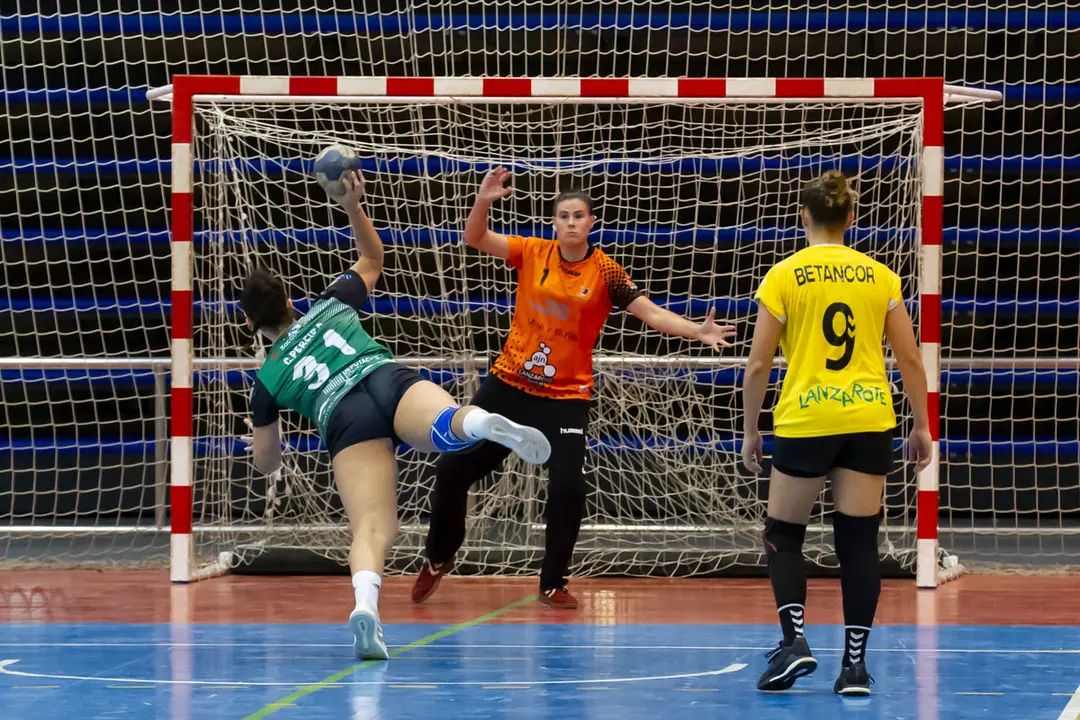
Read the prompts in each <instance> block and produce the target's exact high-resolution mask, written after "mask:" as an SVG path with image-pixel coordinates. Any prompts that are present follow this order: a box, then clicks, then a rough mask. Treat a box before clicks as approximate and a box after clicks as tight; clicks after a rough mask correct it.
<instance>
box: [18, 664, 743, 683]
mask: <svg viewBox="0 0 1080 720" xmlns="http://www.w3.org/2000/svg"><path fill="white" fill-rule="evenodd" d="M17 662H19V661H18V660H17V659H9V660H0V674H2V675H14V676H17V677H25V678H35V679H39V680H75V681H79V682H109V683H131V684H135V683H144V684H153V685H216V686H219V687H237V686H245V687H305V686H307V685H318V684H319V681H318V680H313V681H311V682H306V681H303V680H300V681H296V680H293V681H291V682H268V681H253V682H245V681H243V680H157V679H154V678H116V677H92V676H87V675H54V674H50V673H33V672H22V671H20V670H12V669H11V666H12V665H14V664H15V663H17ZM745 667H747V665H746V663H732V664H730V665H728V666H727V667H725V668H721V669H720V670H705V671H703V672H696V673H678V674H675V675H651V676H648V677H629V678H627V677H624V678H594V679H587V680H496V681H486V680H458V681H452V682H431V681H430V680H426V679H425V680H424V684H425V685H437V686H462V685H484V686H487V687H495V686H503V685H603V684H611V683H634V682H651V681H658V680H689V679H691V678H701V677H713V676H716V675H726V674H728V673H734V672H739V671H740V670H742V669H743V668H745ZM403 683H405V681H404V680H392V681H391V680H369V681H365V682H335V683H329V685H331V686H333V685H349V686H352V685H401V684H403Z"/></svg>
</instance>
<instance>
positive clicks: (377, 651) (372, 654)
mask: <svg viewBox="0 0 1080 720" xmlns="http://www.w3.org/2000/svg"><path fill="white" fill-rule="evenodd" d="M349 627H350V628H351V629H352V633H353V654H354V655H355V656H356V659H357V660H389V659H390V653H389V652H388V651H387V649H386V643H384V642H383V634H382V623H381V622H380V621H379V612H378V611H377V610H375V609H374V608H370V607H357V608H356V609H355V610H353V611H352V614H351V615H349Z"/></svg>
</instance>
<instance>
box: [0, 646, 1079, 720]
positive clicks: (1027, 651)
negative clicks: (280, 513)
mask: <svg viewBox="0 0 1080 720" xmlns="http://www.w3.org/2000/svg"><path fill="white" fill-rule="evenodd" d="M0 647H5V648H81V647H86V648H97V647H101V648H108V647H176V648H181V647H186V648H201V647H205V648H214V647H235V648H251V647H258V648H351V647H352V645H349V644H344V643H232V642H228V643H213V642H206V643H203V642H199V643H173V642H112V643H100V642H97V643H91V642H87V643H74V642H73V643H18V642H4V641H2V640H0ZM387 647H388V648H391V649H393V648H399V647H408V646H407V645H387ZM428 647H431V648H442V649H446V648H466V649H478V648H491V649H493V650H499V649H501V650H528V649H536V650H703V651H716V650H731V651H739V652H768V651H769V650H774V649H775V648H776V646H775V645H770V646H768V647H754V646H749V645H501V644H499V645H491V644H487V643H471V644H470V643H445V644H438V643H431V644H430V645H428ZM843 651H844V648H842V647H816V646H815V647H814V652H843ZM873 652H874V653H904V654H914V653H924V654H925V653H930V654H934V655H963V654H972V655H1080V649H1074V650H1060V649H1032V648H915V647H910V648H878V647H875V648H873ZM417 657H420V656H417ZM1078 690H1080V688H1078ZM1069 720H1076V718H1069Z"/></svg>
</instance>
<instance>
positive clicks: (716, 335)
mask: <svg viewBox="0 0 1080 720" xmlns="http://www.w3.org/2000/svg"><path fill="white" fill-rule="evenodd" d="M735 334H736V329H735V326H734V325H717V324H716V308H710V310H709V314H708V315H706V316H705V321H704V322H702V323H701V325H700V326H699V327H698V335H697V339H698V340H700V341H701V342H703V343H705V344H706V345H708V346H710V347H711V348H712V349H713V350H719V349H720V348H722V347H731V343H730V342H728V338H733V337H735Z"/></svg>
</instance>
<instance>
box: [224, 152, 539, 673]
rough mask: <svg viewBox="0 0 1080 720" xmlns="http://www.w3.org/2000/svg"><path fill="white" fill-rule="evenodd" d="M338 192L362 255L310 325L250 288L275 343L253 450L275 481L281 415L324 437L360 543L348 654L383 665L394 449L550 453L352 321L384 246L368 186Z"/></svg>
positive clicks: (263, 328)
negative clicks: (458, 397) (494, 447)
mask: <svg viewBox="0 0 1080 720" xmlns="http://www.w3.org/2000/svg"><path fill="white" fill-rule="evenodd" d="M342 182H343V185H344V187H345V193H344V194H343V195H341V196H338V197H335V199H336V200H337V201H338V202H340V203H341V206H342V207H343V208H344V209H345V212H346V213H348V216H349V220H350V223H351V225H352V229H353V232H354V233H355V235H356V247H357V250H359V252H360V259H359V260H358V261H357V262H356V263H355V264H354V265H353V266H352V267H351V268H349V270H348V272H346V273H345V274H343V275H341V276H340V277H338V278H337V279H336V280H335V281H334V282H332V283H331V284H330V286H329V287H327V288H326V290H324V291H323V293H322V294H321V295H320V296H319V298H318V299H317V300H316V301H315V303H314V304H313V305H312V307H311V310H310V311H309V312H308V313H307V314H306V315H304V316H303V317H297V314H296V312H295V311H294V310H293V306H292V302H291V301H290V300H289V299H288V298H287V297H286V295H285V284H284V283H283V282H282V281H281V279H280V278H278V277H275V276H274V275H272V274H271V273H270V272H268V271H267V270H265V269H257V270H255V271H254V272H252V273H251V275H250V276H248V278H247V280H246V282H245V284H244V289H243V294H242V298H241V305H242V306H243V310H244V316H245V318H246V320H247V325H248V327H250V328H251V329H252V330H253V331H258V332H259V333H261V334H262V335H263V336H265V337H266V338H267V339H268V340H270V341H271V342H273V345H272V346H271V347H270V349H269V350H268V351H267V355H266V362H265V363H263V366H262V367H261V368H260V369H259V371H258V374H257V375H256V379H255V384H254V387H253V388H252V392H251V419H250V420H247V423H248V426H249V427H250V428H251V430H252V432H251V435H250V436H248V438H247V440H248V441H249V442H250V443H251V450H252V453H253V456H254V463H255V468H256V469H257V470H259V471H261V472H265V473H270V472H274V471H275V470H277V469H278V467H280V465H281V439H280V430H279V426H278V416H279V413H280V411H281V409H282V408H288V409H291V410H294V411H296V412H298V413H299V414H301V415H303V416H304V417H306V418H308V419H309V420H312V421H313V422H314V423H315V424H316V426H317V427H318V430H319V435H320V436H321V437H322V440H323V443H324V444H325V445H326V447H327V449H328V450H329V451H330V457H331V459H332V464H333V470H334V481H335V484H336V485H337V489H338V492H339V493H340V495H341V501H342V504H343V505H344V506H345V512H346V514H347V516H348V519H349V528H350V530H351V531H352V536H353V540H352V545H351V547H350V550H349V569H350V571H351V573H352V584H353V588H354V592H355V596H356V607H355V609H354V610H353V612H352V614H351V615H350V616H349V625H350V627H351V629H352V632H353V637H354V641H353V650H354V652H355V654H356V657H357V658H359V659H364V660H385V659H386V658H387V657H388V655H387V650H386V645H385V643H384V642H383V638H382V626H381V623H380V621H379V612H378V601H379V587H380V584H381V576H382V571H383V563H384V562H385V558H386V553H387V551H389V549H390V545H391V543H392V541H393V539H394V536H395V535H396V534H397V527H398V526H397V491H396V484H397V477H398V469H397V461H396V459H395V454H394V449H395V447H396V446H397V445H398V444H400V443H401V442H402V441H404V442H406V443H408V444H409V445H410V446H412V447H413V448H415V449H417V450H419V451H420V452H452V451H456V450H462V449H464V448H466V447H469V446H471V445H473V444H475V443H477V442H480V441H481V440H490V441H492V442H496V443H499V444H500V445H503V446H505V447H507V448H510V449H511V450H512V451H514V452H515V453H516V454H517V455H518V456H520V457H521V458H522V459H523V460H525V461H526V462H531V463H537V464H540V463H544V462H546V461H547V459H548V456H549V455H550V453H551V446H550V444H549V443H548V440H547V439H546V438H545V437H544V434H543V433H541V432H540V431H539V430H536V429H535V428H531V427H526V426H523V425H518V424H517V423H514V422H511V421H510V420H507V419H506V418H504V417H502V416H501V415H496V414H494V413H488V412H486V411H485V410H482V409H480V408H478V407H475V406H471V405H470V406H467V407H460V406H458V405H457V404H456V403H455V402H454V399H453V398H452V397H451V396H450V395H449V394H448V393H447V392H446V391H445V390H443V389H442V388H441V387H439V386H438V385H436V384H434V383H432V382H429V381H427V380H424V379H423V378H422V377H420V375H419V374H417V373H416V372H415V371H413V370H411V369H409V368H407V367H404V366H402V365H399V364H398V363H396V362H394V359H393V357H392V356H391V354H390V352H389V350H387V349H386V348H385V347H383V346H382V345H380V344H379V343H378V342H376V341H375V340H374V339H372V337H371V336H370V335H368V334H367V332H365V330H364V328H363V327H362V326H361V324H360V318H359V316H358V314H357V312H358V311H359V310H360V309H361V308H362V307H363V304H364V301H365V300H366V299H367V296H368V293H370V292H371V289H372V288H373V287H374V286H375V281H376V280H378V278H379V274H380V273H381V272H382V267H383V247H382V242H381V241H380V240H379V236H378V234H377V233H376V231H375V227H374V225H372V223H371V220H370V218H368V216H367V214H366V213H365V212H364V210H363V208H362V207H361V205H360V200H361V198H362V197H363V191H364V184H363V180H362V179H361V178H360V176H359V175H357V174H356V173H354V172H350V173H348V174H347V175H345V176H343V177H342Z"/></svg>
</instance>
